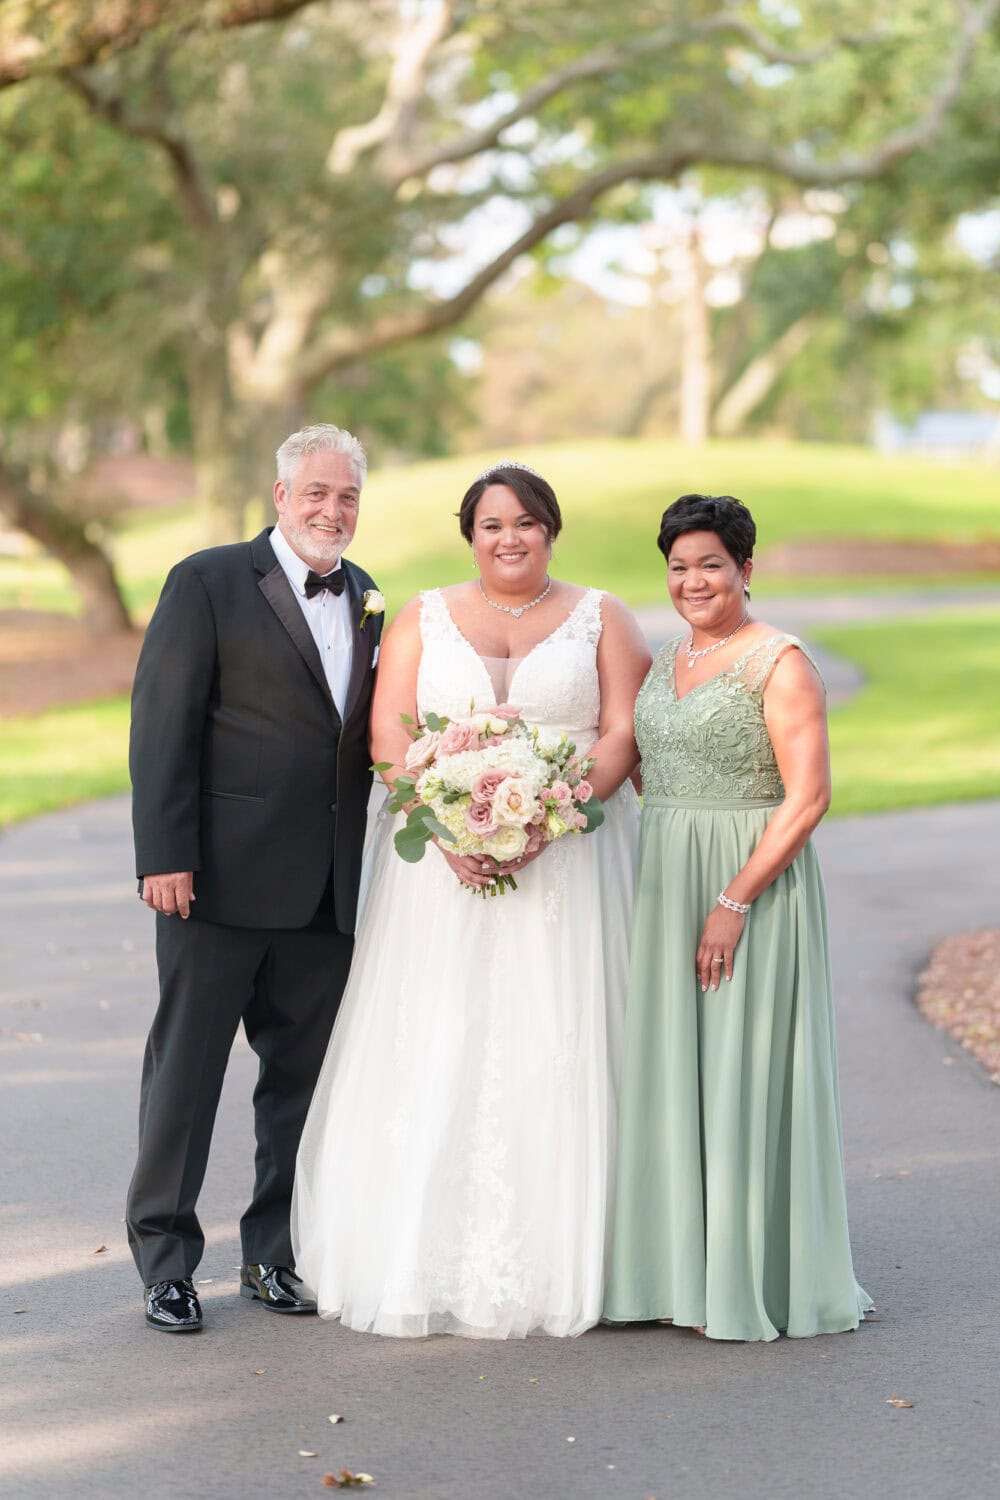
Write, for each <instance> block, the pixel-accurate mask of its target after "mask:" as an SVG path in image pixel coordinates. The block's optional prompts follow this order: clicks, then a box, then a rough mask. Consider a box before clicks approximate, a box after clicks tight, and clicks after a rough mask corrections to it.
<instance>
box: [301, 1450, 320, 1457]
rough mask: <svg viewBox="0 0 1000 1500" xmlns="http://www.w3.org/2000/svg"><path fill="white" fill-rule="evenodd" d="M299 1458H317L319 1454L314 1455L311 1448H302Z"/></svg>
mask: <svg viewBox="0 0 1000 1500" xmlns="http://www.w3.org/2000/svg"><path fill="white" fill-rule="evenodd" d="M299 1457H300V1458H317V1457H318V1454H315V1453H313V1452H312V1450H311V1449H310V1448H300V1449H299Z"/></svg>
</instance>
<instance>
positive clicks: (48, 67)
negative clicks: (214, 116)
mask: <svg viewBox="0 0 1000 1500" xmlns="http://www.w3.org/2000/svg"><path fill="white" fill-rule="evenodd" d="M309 3H310V0H208V3H196V0H91V3H90V4H89V5H81V4H80V3H79V0H8V3H7V4H6V5H5V6H4V11H5V14H4V15H0V89H3V88H9V87H11V85H13V84H17V83H24V82H25V81H26V80H27V79H29V78H37V77H42V76H46V75H48V76H51V75H53V74H60V73H66V72H69V71H71V70H73V71H75V70H77V69H79V68H85V67H88V66H89V65H90V64H91V63H94V62H97V61H98V60H99V59H100V60H104V59H106V58H108V57H109V56H111V55H112V54H113V53H115V52H120V51H123V50H124V49H126V48H128V47H134V46H135V45H136V43H137V42H139V41H141V40H142V38H143V37H144V36H148V35H149V33H150V32H152V31H155V30H156V29H157V28H158V27H160V26H163V25H170V26H171V27H172V28H174V29H175V30H181V31H182V30H192V31H193V30H198V31H226V30H229V29H231V28H233V27H237V26H251V25H254V24H255V23H257V22H260V21H277V20H283V19H284V18H285V17H287V16H290V15H294V13H295V12H296V11H298V10H302V9H303V8H304V7H305V6H306V5H308V4H309Z"/></svg>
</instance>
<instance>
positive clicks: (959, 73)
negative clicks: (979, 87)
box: [704, 0, 1000, 187]
mask: <svg viewBox="0 0 1000 1500" xmlns="http://www.w3.org/2000/svg"><path fill="white" fill-rule="evenodd" d="M958 9H959V13H960V15H961V17H962V19H961V23H960V25H959V29H958V37H957V40H956V42H955V46H954V49H953V50H952V54H951V57H950V58H949V60H948V65H947V67H946V68H945V71H944V75H943V77H942V80H941V84H940V86H939V88H938V90H937V92H936V93H935V94H934V95H932V97H931V100H930V103H929V104H928V106H927V109H926V110H925V111H924V113H923V115H922V116H921V118H920V119H919V120H917V121H915V122H914V123H913V124H912V125H906V126H904V127H903V128H902V129H900V130H895V131H893V133H892V134H891V135H888V136H886V138H885V140H884V141H883V142H882V143H881V145H879V146H876V147H875V149H874V150H873V151H869V152H867V153H866V154H865V155H863V156H840V157H836V158H833V159H832V160H829V161H811V160H810V159H809V158H808V157H806V156H803V155H802V154H799V153H796V152H795V151H794V150H788V149H787V148H783V147H780V146H769V145H764V144H762V143H760V142H755V141H753V140H749V139H745V138H744V139H736V140H733V141H732V142H730V143H729V145H728V146H727V147H726V149H725V150H724V151H720V152H713V153H712V154H711V155H708V156H706V157H705V158H704V160H705V161H706V162H711V163H712V164H714V165H719V166H730V167H757V168H759V169H761V170H763V171H766V172H776V173H778V174H779V175H780V176H782V177H787V178H788V179H789V180H790V181H792V182H798V183H801V184H802V185H803V186H805V187H833V186H838V185H839V184H840V183H843V182H870V181H872V180H873V179H874V178H878V177H884V176H885V175H886V173H887V172H889V171H891V169H892V168H893V167H894V166H896V165H897V164H898V163H899V162H900V161H902V160H903V158H904V157H907V156H912V155H913V154H914V153H915V152H917V151H921V150H925V149H926V148H927V147H928V146H931V145H933V144H934V142H935V141H936V140H937V138H938V136H939V135H940V134H941V131H942V129H943V127H944V122H945V120H946V118H947V116H948V112H949V110H951V108H952V107H953V105H954V104H955V101H956V100H957V98H958V96H959V93H960V92H961V89H962V84H963V82H964V80H965V75H966V73H967V72H968V70H969V65H970V63H971V61H972V54H973V52H974V51H975V49H976V45H977V43H978V42H979V39H980V37H981V36H982V35H983V33H984V32H986V31H987V30H988V29H989V28H990V27H991V26H992V24H993V22H994V21H995V20H996V18H997V16H998V15H1000V0H982V3H981V4H979V5H973V4H971V3H969V0H958Z"/></svg>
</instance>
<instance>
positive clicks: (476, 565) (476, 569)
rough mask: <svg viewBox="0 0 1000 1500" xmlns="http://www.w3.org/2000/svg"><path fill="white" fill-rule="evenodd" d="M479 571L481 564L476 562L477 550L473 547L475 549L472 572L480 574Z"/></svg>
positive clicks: (473, 550) (473, 551)
mask: <svg viewBox="0 0 1000 1500" xmlns="http://www.w3.org/2000/svg"><path fill="white" fill-rule="evenodd" d="M478 570H479V564H478V562H477V561H476V549H475V547H473V549H472V571H473V573H476V572H478Z"/></svg>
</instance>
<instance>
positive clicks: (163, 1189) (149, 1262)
mask: <svg viewBox="0 0 1000 1500" xmlns="http://www.w3.org/2000/svg"><path fill="white" fill-rule="evenodd" d="M353 947H354V939H353V937H345V936H344V935H343V934H342V933H338V932H335V931H329V930H324V929H323V926H322V925H321V924H319V925H317V924H314V925H312V926H310V927H307V928H303V929H301V930H295V931H285V930H279V931H264V930H260V929H253V928H243V927H223V926H219V925H218V924H215V923H211V922H203V921H199V920H198V919H197V918H195V917H192V918H190V919H189V920H187V921H182V919H181V918H180V917H165V916H163V915H162V914H159V913H158V914H157V917H156V960H157V967H158V970H159V976H160V1003H159V1007H158V1009H157V1012H156V1016H155V1018H154V1021H153V1026H152V1029H151V1031H150V1033H149V1039H148V1041H147V1043H146V1054H145V1058H144V1061H143V1069H142V1088H141V1093H140V1102H139V1154H138V1160H137V1162H136V1168H135V1173H134V1175H133V1178H132V1183H131V1186H130V1188H129V1194H128V1207H127V1221H128V1238H129V1244H130V1246H131V1248H132V1254H133V1256H134V1257H135V1263H136V1265H137V1267H138V1268H139V1274H140V1276H141V1277H142V1279H143V1282H144V1284H145V1285H147V1286H149V1285H151V1284H152V1283H153V1282H154V1281H173V1280H178V1279H180V1278H182V1277H185V1276H190V1275H192V1273H193V1272H194V1269H195V1267H196V1266H197V1264H198V1262H199V1260H200V1259H201V1253H202V1250H203V1249H204V1244H205V1237H204V1235H203V1233H202V1230H201V1225H200V1224H199V1222H198V1216H197V1214H196V1212H195V1205H196V1203H197V1200H198V1194H199V1192H200V1190H201V1185H202V1182H203V1180H204V1176H205V1169H206V1166H207V1164H208V1150H209V1144H210V1142H211V1138H212V1127H213V1125H214V1123H215V1115H216V1110H217V1109H218V1104H219V1096H220V1094H221V1092H222V1081H223V1077H224V1075H225V1071H226V1065H227V1063H228V1061H229V1054H230V1050H231V1048H232V1044H233V1039H234V1037H235V1035H236V1030H237V1027H238V1026H239V1023H240V1021H241V1020H242V1021H243V1024H244V1027H245V1030H246V1035H247V1040H248V1041H249V1043H250V1046H251V1047H252V1048H253V1050H254V1052H256V1054H257V1056H258V1058H259V1059H260V1070H259V1074H258V1079H257V1086H256V1089H255V1090H254V1098H253V1102H254V1124H255V1129H256V1136H257V1158H256V1181H255V1185H254V1192H253V1198H252V1201H251V1203H250V1206H249V1208H248V1209H247V1211H246V1213H245V1214H244V1215H243V1218H242V1219H241V1221H240V1237H241V1240H242V1245H243V1259H244V1260H245V1261H249V1262H251V1263H256V1262H260V1261H268V1262H272V1263H274V1264H277V1265H284V1266H290V1265H291V1264H292V1246H291V1239H290V1236H289V1211H290V1207H291V1196H292V1183H293V1181H294V1176H295V1155H296V1152H297V1150H298V1145H299V1137H300V1136H301V1134H302V1127H303V1125H304V1123H305V1118H306V1113H307V1111H308V1109H309V1101H310V1100H311V1098H312V1094H313V1089H314V1088H315V1086H316V1079H317V1078H318V1076H319V1070H320V1067H321V1065H322V1062H323V1058H324V1055H325V1053H326V1046H327V1042H328V1041H329V1039H330V1032H331V1030H332V1028H333V1022H334V1019H335V1018H336V1014H337V1007H338V1005H339V1004H340V997H341V995H342V994H343V990H344V985H345V983H346V981H347V973H348V969H349V968H350V962H351V953H352V950H353Z"/></svg>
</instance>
